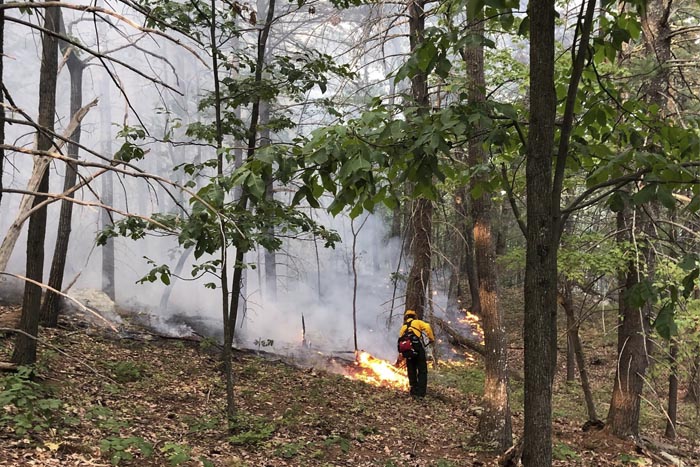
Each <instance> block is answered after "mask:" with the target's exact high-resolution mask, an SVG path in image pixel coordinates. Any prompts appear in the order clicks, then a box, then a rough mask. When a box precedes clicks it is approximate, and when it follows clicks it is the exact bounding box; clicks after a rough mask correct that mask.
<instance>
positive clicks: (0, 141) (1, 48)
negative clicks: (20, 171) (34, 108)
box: [0, 0, 5, 205]
mask: <svg viewBox="0 0 700 467" xmlns="http://www.w3.org/2000/svg"><path fill="white" fill-rule="evenodd" d="M3 3H5V0H0V5H2V4H3ZM4 63H5V10H0V83H4V82H5V81H4V71H3V67H4ZM4 103H5V94H4V93H3V90H2V89H0V145H4V144H5V107H4V106H3V104H4ZM4 173H5V149H4V148H0V205H2V192H3V191H2V190H3V187H4V185H3V182H2V178H3V174H4Z"/></svg>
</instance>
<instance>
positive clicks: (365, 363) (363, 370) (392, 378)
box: [346, 351, 408, 390]
mask: <svg viewBox="0 0 700 467" xmlns="http://www.w3.org/2000/svg"><path fill="white" fill-rule="evenodd" d="M346 376H347V377H348V378H350V379H356V380H359V381H364V382H365V383H367V384H372V385H374V386H384V387H390V388H396V389H404V390H406V389H408V377H407V376H406V374H405V372H404V371H402V370H401V369H399V368H396V367H395V366H394V365H392V364H391V363H389V362H388V361H386V360H381V359H379V358H376V357H373V356H372V355H370V354H369V353H367V352H364V351H358V352H356V353H355V366H354V367H353V369H352V370H351V371H350V374H347V375H346Z"/></svg>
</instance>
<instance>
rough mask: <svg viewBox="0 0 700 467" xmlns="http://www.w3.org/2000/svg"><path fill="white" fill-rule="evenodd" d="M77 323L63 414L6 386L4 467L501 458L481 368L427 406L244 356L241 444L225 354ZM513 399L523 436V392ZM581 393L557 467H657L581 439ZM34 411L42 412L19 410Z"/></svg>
mask: <svg viewBox="0 0 700 467" xmlns="http://www.w3.org/2000/svg"><path fill="white" fill-rule="evenodd" d="M64 325H65V327H64V328H63V329H59V330H43V331H42V336H41V338H42V340H43V343H42V345H41V357H40V365H39V369H38V376H39V377H40V381H41V383H42V386H43V387H49V388H50V389H51V393H50V394H45V395H42V397H44V400H45V401H46V400H47V399H46V398H48V400H51V399H55V400H57V401H56V402H50V403H46V402H45V403H40V402H39V401H36V400H31V399H32V397H34V396H37V395H39V393H40V390H39V389H38V388H37V387H34V386H32V385H31V383H29V382H27V380H21V379H20V378H18V377H17V376H9V379H8V374H6V375H5V378H6V379H5V382H6V383H7V382H9V383H11V387H13V388H14V389H13V391H14V392H12V394H14V396H12V397H14V398H15V399H13V401H12V403H8V401H7V400H5V401H3V404H2V405H3V407H2V409H1V410H2V411H1V412H0V465H2V466H23V465H37V466H96V465H110V464H118V465H128V466H167V465H188V466H197V465H204V466H227V467H244V466H249V467H263V466H274V467H277V466H381V467H390V466H396V467H398V466H413V467H424V466H425V467H427V466H434V467H450V466H479V465H494V456H493V455H491V454H490V453H489V452H488V451H486V450H484V448H480V447H478V446H472V445H471V444H470V438H471V436H472V435H473V433H474V431H475V429H476V424H477V415H478V412H479V408H478V400H479V396H478V394H476V392H478V390H479V387H480V385H481V381H480V378H481V372H480V370H479V369H478V368H477V367H467V366H452V367H441V369H439V370H434V371H432V372H431V375H430V376H431V381H430V384H429V392H430V394H429V396H428V397H427V398H426V399H425V400H424V401H422V402H419V403H416V402H414V401H413V400H412V399H410V398H409V397H408V396H407V395H406V394H405V393H403V392H399V391H397V390H393V389H386V388H377V387H374V386H369V385H366V384H365V383H362V382H358V381H353V380H349V379H347V378H345V377H343V376H338V375H335V374H331V373H327V372H325V371H323V370H322V369H318V368H316V369H300V368H297V367H295V366H293V365H289V364H288V363H285V362H282V361H281V360H278V361H275V360H270V359H269V358H267V359H266V358H261V357H259V356H255V355H252V354H245V353H236V354H235V355H234V359H235V360H234V369H235V378H236V403H237V411H238V425H237V429H236V431H235V433H233V434H229V433H227V432H226V430H225V429H224V426H225V425H224V422H223V420H224V419H223V414H224V396H225V390H224V387H223V384H222V378H221V377H220V375H219V374H218V372H217V366H218V361H217V356H218V354H217V352H216V350H215V349H214V348H213V347H210V343H209V342H206V341H204V342H200V343H196V342H187V341H179V340H174V339H160V338H153V339H151V340H143V339H142V338H143V337H147V336H148V335H147V334H137V335H135V337H138V338H137V339H116V338H115V336H113V335H110V334H109V333H108V332H107V331H103V330H95V329H91V328H87V329H85V328H81V327H77V326H76V323H74V322H70V323H64ZM11 344H12V342H11V339H10V338H4V339H0V360H5V361H6V360H7V359H8V355H9V350H10V349H11ZM516 353H517V350H516ZM516 366H517V363H516ZM601 371H602V370H601ZM607 371H609V369H608V370H607ZM514 387H515V390H514V394H513V402H514V406H515V410H514V425H515V431H516V433H517V434H519V433H520V432H521V429H522V410H521V409H520V407H521V400H522V391H521V389H519V383H515V384H514ZM558 387H559V390H560V391H561V390H562V385H558ZM6 388H7V386H6ZM0 390H2V388H0ZM567 391H568V392H567ZM578 392H580V391H577V388H573V387H568V389H566V387H565V390H564V392H563V393H560V394H558V396H557V397H558V398H560V399H563V400H566V401H568V404H569V405H563V406H561V407H560V408H558V409H557V410H558V411H559V412H557V413H555V427H554V428H555V435H556V441H555V455H556V457H557V458H558V460H557V462H556V465H562V466H563V465H572V466H610V465H651V463H650V462H649V463H647V464H644V462H646V461H645V458H644V457H643V456H641V455H638V454H635V453H634V449H633V446H632V445H631V443H625V442H621V441H619V440H616V439H611V438H608V437H606V436H605V435H603V434H602V433H593V434H591V433H583V432H581V430H580V425H581V421H582V419H581V418H580V417H579V414H578V413H572V411H573V410H579V411H580V409H581V407H580V406H581V404H582V403H581V402H580V396H578ZM8 393H9V392H8V390H7V389H6V390H5V392H3V393H2V394H4V395H7V394H8ZM27 400H30V403H27V404H25V402H27ZM58 401H60V402H58ZM577 401H578V402H577ZM22 404H25V405H26V407H31V409H25V410H18V409H17V405H22ZM27 413H33V414H34V415H36V418H35V419H34V420H29V421H28V422H27V425H31V426H34V427H36V426H37V425H41V424H42V423H45V424H46V425H49V426H47V427H45V428H44V429H41V430H40V431H36V430H30V431H29V432H28V433H26V434H18V433H17V428H18V426H19V425H18V423H24V422H25V421H26V417H23V415H22V414H25V415H26V414H27ZM47 418H48V420H49V421H48V422H45V420H46V419H47ZM583 420H585V418H584V419H583ZM20 431H21V428H20ZM684 442H685V443H686V445H685V447H686V448H688V449H692V447H693V444H692V442H690V441H687V440H686V441H684ZM696 449H697V447H696ZM686 465H700V460H698V461H697V464H692V463H691V464H686Z"/></svg>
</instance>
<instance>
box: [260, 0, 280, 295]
mask: <svg viewBox="0 0 700 467" xmlns="http://www.w3.org/2000/svg"><path fill="white" fill-rule="evenodd" d="M260 3H261V2H258V11H263V10H264V6H261V5H260ZM269 121H270V104H269V103H268V102H265V101H261V102H260V125H261V127H260V143H259V145H260V146H259V147H260V148H261V149H262V148H264V147H265V146H269V145H270V128H268V126H267V124H268V123H269ZM274 198H275V196H274V191H273V181H272V174H270V176H269V177H267V178H266V180H265V199H266V200H268V201H273V200H274ZM267 233H268V235H269V236H270V237H274V236H275V229H274V228H270V229H269V230H268V232H267ZM265 288H266V290H267V293H268V295H269V298H270V299H271V300H273V301H274V300H277V254H276V253H275V251H274V250H268V249H265Z"/></svg>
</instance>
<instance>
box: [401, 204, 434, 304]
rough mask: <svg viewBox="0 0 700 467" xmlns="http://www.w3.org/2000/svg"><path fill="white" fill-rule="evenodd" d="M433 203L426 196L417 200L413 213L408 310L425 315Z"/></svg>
mask: <svg viewBox="0 0 700 467" xmlns="http://www.w3.org/2000/svg"><path fill="white" fill-rule="evenodd" d="M432 217H433V203H432V202H431V201H430V200H428V199H425V198H420V199H418V200H416V203H415V211H414V213H413V230H414V237H413V243H412V244H411V256H412V257H413V264H412V265H411V271H410V273H409V275H408V282H407V284H406V306H405V308H406V309H407V310H415V312H416V313H417V314H418V317H419V318H422V317H423V314H424V313H425V309H426V305H427V292H426V291H427V289H428V282H429V279H430V259H431V254H432V253H431V239H432V226H433V222H432Z"/></svg>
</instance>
